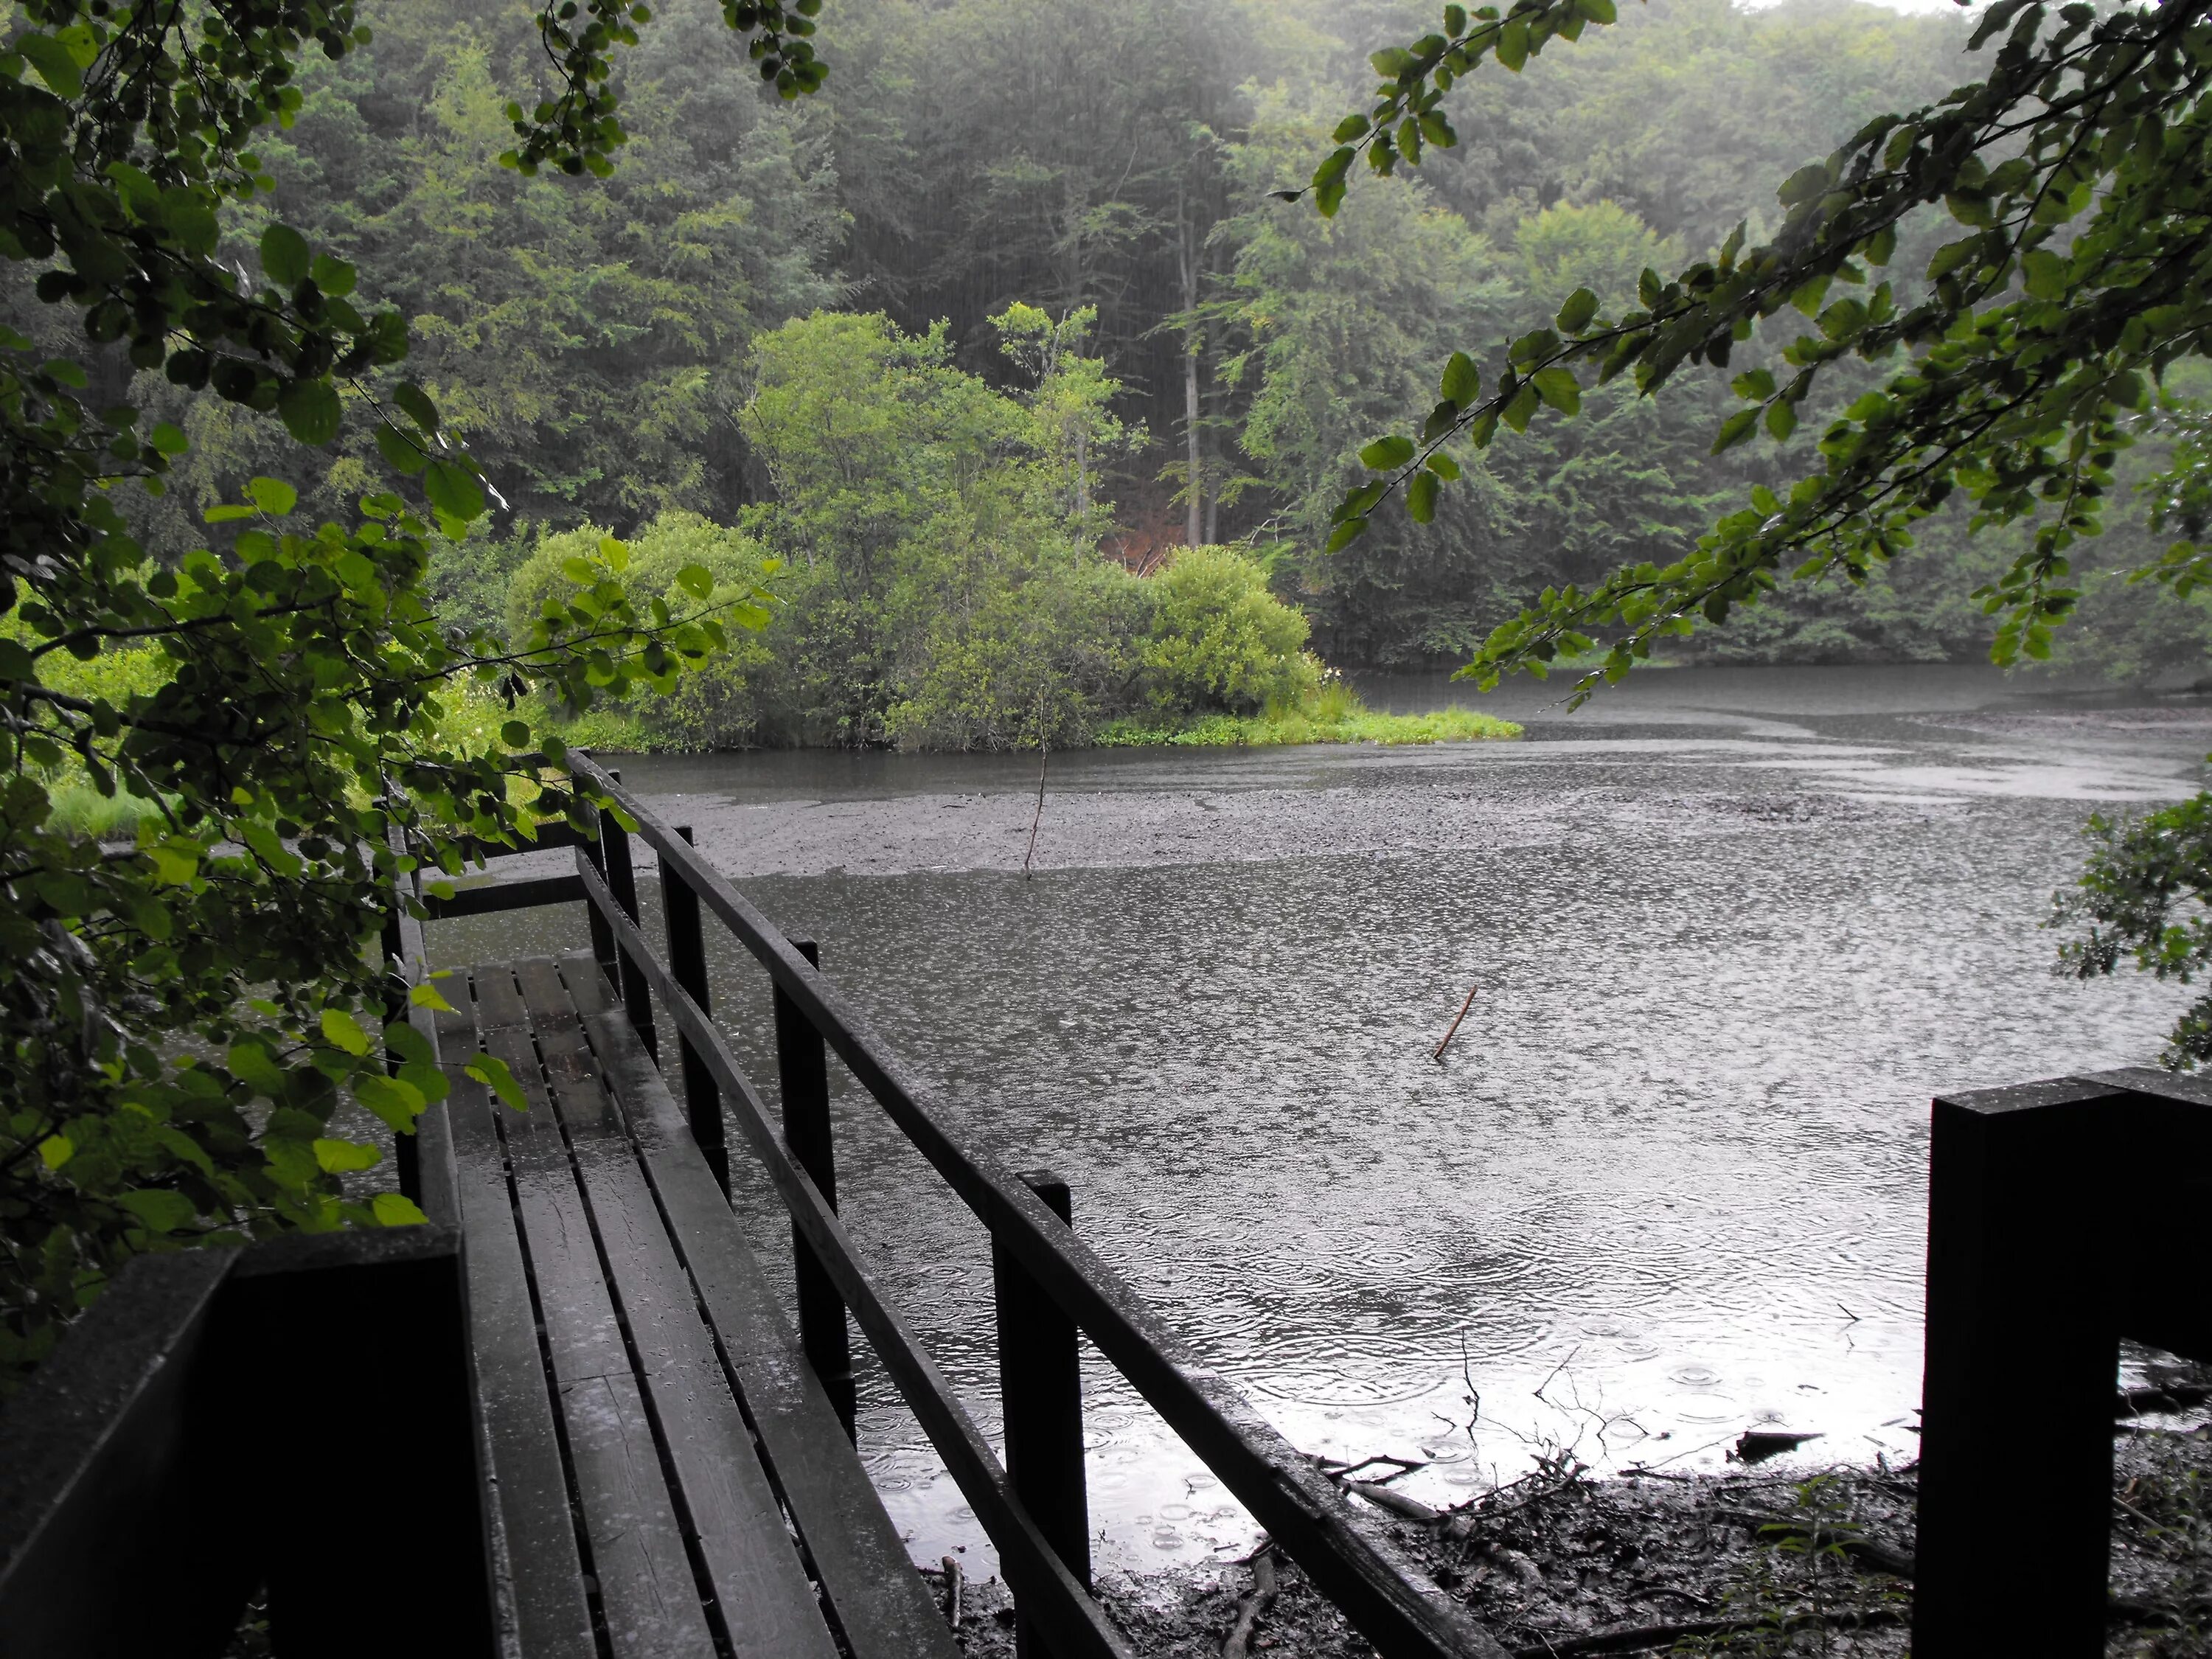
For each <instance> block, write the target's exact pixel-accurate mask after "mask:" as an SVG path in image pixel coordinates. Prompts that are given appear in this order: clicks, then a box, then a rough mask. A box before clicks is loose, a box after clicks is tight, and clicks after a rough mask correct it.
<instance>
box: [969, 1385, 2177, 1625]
mask: <svg viewBox="0 0 2212 1659" xmlns="http://www.w3.org/2000/svg"><path fill="white" fill-rule="evenodd" d="M2160 1403H2161V1404H2163V1403H2165V1402H2160ZM2022 1455H2033V1453H2032V1449H2025V1448H2024V1449H2023V1452H2022ZM1370 1463H1371V1464H1374V1465H1376V1466H1379V1467H1378V1468H1370V1467H1369V1466H1368V1465H1361V1466H1358V1467H1357V1470H1356V1473H1347V1470H1348V1469H1349V1468H1352V1466H1345V1465H1334V1466H1331V1467H1330V1470H1329V1472H1330V1473H1331V1474H1332V1475H1333V1476H1334V1477H1336V1478H1337V1479H1338V1480H1339V1484H1340V1485H1341V1486H1344V1487H1345V1488H1346V1490H1348V1491H1351V1492H1354V1493H1356V1494H1357V1495H1358V1497H1359V1498H1361V1499H1362V1500H1363V1501H1364V1502H1365V1503H1368V1504H1371V1505H1372V1506H1373V1509H1374V1514H1373V1522H1374V1524H1375V1526H1376V1528H1378V1529H1379V1530H1380V1531H1382V1532H1383V1533H1385V1534H1388V1535H1389V1537H1390V1538H1391V1539H1392V1540H1393V1541H1395V1543H1396V1545H1397V1546H1398V1547H1399V1549H1400V1550H1401V1552H1402V1553H1404V1554H1405V1556H1406V1557H1407V1559H1409V1560H1410V1561H1412V1562H1413V1563H1414V1564H1415V1565H1416V1566H1417V1567H1418V1568H1419V1570H1420V1571H1423V1572H1425V1574H1426V1575H1427V1576H1428V1577H1430V1578H1431V1580H1432V1581H1433V1582H1434V1583H1437V1585H1438V1586H1439V1587H1441V1588H1442V1589H1443V1590H1444V1591H1445V1592H1446V1593H1447V1594H1449V1595H1451V1596H1452V1597H1453V1598H1454V1599H1455V1600H1456V1601H1459V1602H1460V1603H1461V1604H1462V1606H1464V1607H1466V1608H1467V1610H1468V1613H1470V1614H1472V1615H1473V1616H1474V1618H1475V1619H1477V1620H1480V1622H1481V1623H1482V1624H1483V1625H1484V1626H1486V1627H1487V1628H1488V1629H1489V1630H1490V1632H1492V1634H1493V1635H1494V1636H1496V1637H1497V1638H1498V1640H1499V1641H1500V1642H1501V1643H1502V1644H1504V1647H1505V1648H1506V1650H1507V1651H1509V1652H1510V1653H1512V1654H1513V1655H1514V1656H1516V1659H1573V1656H1579V1655H1598V1654H1607V1655H1639V1654H1640V1655H1647V1656H1649V1655H1656V1654H1668V1655H1735V1656H1744V1659H1753V1656H1756V1659H1780V1656H1784V1655H1797V1654H1804V1655H1814V1654H1818V1655H1822V1656H1828V1659H1902V1656H1903V1655H1904V1654H1905V1651H1906V1646H1907V1639H1908V1636H1909V1626H1910V1624H1911V1605H1912V1604H1911V1594H1912V1584H1911V1574H1912V1556H1913V1513H1914V1504H1915V1501H1916V1498H1917V1479H1916V1470H1915V1468H1913V1467H1912V1466H1911V1465H1905V1466H1902V1467H1896V1466H1891V1465H1888V1464H1887V1463H1877V1464H1875V1466H1874V1467H1872V1468H1865V1467H1837V1468H1829V1469H1826V1470H1823V1471H1819V1472H1808V1471H1806V1470H1804V1469H1802V1468H1797V1469H1791V1470H1787V1471H1784V1470H1770V1469H1767V1468H1759V1467H1753V1466H1752V1464H1751V1463H1750V1462H1747V1464H1746V1466H1745V1467H1743V1468H1740V1469H1735V1470H1731V1471H1729V1473H1726V1474H1676V1473H1671V1472H1668V1471H1665V1470H1656V1469H1653V1470H1642V1471H1632V1472H1629V1473H1626V1474H1620V1475H1615V1476H1611V1477H1607V1478H1602V1479H1601V1478H1598V1477H1595V1476H1594V1475H1593V1474H1591V1472H1590V1471H1589V1469H1588V1468H1585V1467H1584V1466H1583V1465H1582V1464H1581V1463H1579V1462H1577V1461H1576V1460H1574V1459H1573V1458H1571V1457H1562V1458H1559V1459H1556V1460H1553V1461H1552V1462H1547V1463H1544V1464H1541V1465H1540V1466H1539V1468H1537V1469H1535V1470H1534V1471H1533V1472H1532V1473H1531V1474H1528V1475H1526V1476H1524V1477H1522V1479H1521V1480H1517V1481H1515V1482H1512V1483H1510V1484H1509V1485H1506V1486H1500V1487H1498V1489H1497V1490H1496V1491H1494V1492H1486V1493H1485V1494H1483V1495H1482V1496H1481V1497H1480V1498H1475V1499H1474V1500H1472V1501H1471V1502H1468V1503H1467V1504H1462V1505H1458V1506H1456V1507H1455V1508H1452V1509H1449V1510H1432V1509H1430V1508H1428V1506H1426V1505H1425V1504H1420V1503H1419V1502H1418V1501H1417V1500H1414V1499H1412V1498H1406V1497H1404V1495H1403V1494H1401V1493H1398V1492H1394V1491H1393V1490H1392V1487H1391V1482H1392V1481H1393V1480H1395V1479H1396V1477H1397V1474H1400V1473H1402V1472H1403V1471H1404V1468H1406V1467H1407V1466H1405V1465H1403V1464H1402V1463H1401V1461H1400V1460H1394V1459H1374V1460H1370ZM2113 1466H2114V1474H2113V1491H2112V1625H2111V1632H2112V1633H2111V1640H2110V1643H2109V1645H2108V1648H2107V1653H2108V1656H2110V1659H2201V1656H2204V1655H2207V1654H2212V1425H2203V1426H2198V1427H2196V1428H2193V1429H2186V1430H2177V1429H2172V1428H2165V1427H2150V1426H2137V1425H2122V1426H2121V1430H2120V1431H2119V1432H2118V1437H2117V1438H2116V1440H2115V1442H2114V1446H2113ZM1393 1500H1395V1501H1393ZM1992 1524H2002V1522H2000V1521H1993V1522H1992ZM2025 1524H2026V1523H2024V1522H2023V1523H2022V1525H2023V1528H2025ZM2020 1544H2021V1548H2022V1549H2031V1550H2032V1549H2033V1548H2034V1547H2035V1541H2034V1539H2033V1537H2032V1536H2030V1535H2028V1534H2027V1532H2026V1531H2025V1530H2023V1534H2022V1536H2021V1541H2020ZM1263 1580H1264V1583H1263ZM1099 1594H1100V1599H1101V1601H1103V1603H1104V1605H1105V1607H1106V1609H1107V1611H1108V1613H1109V1614H1110V1615H1111V1617H1112V1618H1113V1620H1114V1621H1115V1624H1116V1625H1117V1626H1120V1628H1121V1631H1122V1632H1123V1633H1124V1634H1125V1635H1126V1636H1127V1638H1129V1641H1130V1644H1131V1645H1132V1646H1133V1648H1134V1649H1135V1650H1136V1651H1137V1652H1138V1653H1139V1654H1140V1655H1143V1656H1146V1659H1222V1656H1224V1655H1225V1654H1233V1655H1234V1656H1236V1659H1245V1656H1248V1655H1249V1656H1255V1659H1256V1656H1261V1655H1267V1656H1271V1659H1370V1656H1371V1654H1372V1652H1373V1650H1372V1648H1370V1646H1369V1645H1368V1644H1366V1643H1365V1642H1364V1641H1363V1640H1362V1639H1361V1638H1359V1637H1358V1635H1357V1634H1356V1633H1354V1632H1352V1629H1351V1627H1350V1626H1347V1625H1346V1623H1345V1621H1344V1620H1343V1618H1342V1616H1341V1615H1340V1614H1339V1613H1337V1611H1336V1610H1335V1609H1334V1607H1331V1606H1329V1604H1328V1602H1326V1601H1323V1600H1322V1598H1321V1597H1320V1596H1319V1595H1317V1594H1316V1592H1315V1591H1314V1589H1312V1587H1311V1586H1310V1584H1309V1583H1307V1582H1306V1579H1305V1577H1304V1574H1303V1573H1301V1572H1300V1571H1298V1570H1297V1566H1296V1565H1295V1564H1294V1563H1291V1562H1290V1561H1288V1560H1287V1559H1284V1558H1283V1557H1282V1555H1281V1554H1280V1553H1279V1552H1275V1551H1272V1550H1269V1549H1267V1548H1265V1547H1263V1548H1262V1549H1261V1551H1260V1552H1258V1553H1255V1555H1253V1556H1251V1557H1248V1558H1246V1559H1243V1560H1241V1561H1237V1562H1231V1563H1227V1564H1225V1565H1222V1566H1220V1567H1218V1568H1199V1569H1186V1570H1182V1571H1176V1572H1171V1573H1166V1574H1157V1575H1147V1576H1146V1577H1143V1578H1132V1577H1118V1576H1114V1577H1106V1578H1104V1579H1103V1580H1102V1582H1101V1583H1100V1585H1099ZM969 1609H970V1612H969V1620H968V1621H967V1622H966V1623H965V1624H964V1625H963V1626H962V1628H961V1631H960V1638H961V1641H962V1645H963V1647H964V1648H965V1650H967V1652H969V1654H971V1655H974V1656H976V1659H1000V1656H1008V1659H1011V1656H1012V1653H1013V1633H1012V1622H1013V1620H1012V1603H1011V1601H1010V1600H1009V1598H1008V1597H1007V1595H1006V1587H1005V1586H1004V1585H1003V1584H1001V1583H998V1582H997V1581H995V1580H994V1581H992V1582H991V1583H988V1584H985V1585H979V1584H975V1583H970V1585H969Z"/></svg>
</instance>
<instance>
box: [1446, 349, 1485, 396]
mask: <svg viewBox="0 0 2212 1659" xmlns="http://www.w3.org/2000/svg"><path fill="white" fill-rule="evenodd" d="M1437 391H1438V392H1440V393H1441V394H1442V395H1443V396H1444V397H1447V398H1450V399H1451V400H1452V401H1453V402H1454V403H1455V404H1458V405H1459V406H1460V407H1461V408H1462V409H1465V408H1466V407H1467V406H1468V404H1471V403H1473V402H1474V400H1475V398H1477V397H1479V396H1480V395H1481V392H1482V371H1481V370H1480V369H1478V368H1476V367H1475V366H1474V358H1472V357H1470V356H1468V355H1467V353H1465V352H1464V351H1455V352H1453V353H1452V355H1451V359H1450V361H1449V362H1446V363H1445V364H1444V373H1443V380H1440V381H1439V382H1438V383H1437Z"/></svg>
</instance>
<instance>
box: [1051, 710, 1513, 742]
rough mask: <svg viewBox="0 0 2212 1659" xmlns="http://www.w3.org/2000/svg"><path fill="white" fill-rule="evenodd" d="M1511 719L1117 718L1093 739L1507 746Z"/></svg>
mask: <svg viewBox="0 0 2212 1659" xmlns="http://www.w3.org/2000/svg"><path fill="white" fill-rule="evenodd" d="M1519 736H1521V728H1520V727H1519V726H1516V725H1515V724H1514V723H1513V722H1512V721H1511V720H1499V719H1498V717H1497V716H1496V715H1494V714H1477V713H1475V712H1474V710H1473V709H1472V708H1459V707H1457V706H1454V707H1452V708H1439V709H1433V710H1431V712H1429V713H1428V714H1376V713H1375V712H1374V711H1373V710H1372V709H1369V708H1355V709H1352V710H1351V711H1348V712H1346V713H1344V714H1338V715H1335V716H1334V718H1332V717H1330V716H1328V715H1326V714H1299V713H1289V714H1258V715H1253V716H1250V717H1244V716H1240V715H1236V714H1207V715H1203V716H1201V717H1200V718H1198V719H1195V720H1182V721H1179V722H1176V723H1174V724H1171V725H1166V726H1153V725H1147V724H1146V723H1144V722H1143V721H1140V720H1116V721H1115V722H1114V723H1113V724H1112V725H1110V726H1106V727H1104V728H1103V730H1101V731H1100V732H1099V733H1098V735H1097V738H1095V739H1094V745H1093V746H1095V747H1097V748H1101V749H1135V748H1146V747H1151V746H1153V745H1156V744H1174V745H1176V746H1180V747H1188V748H1195V749H1266V748H1275V747H1289V746H1291V745H1295V744H1313V743H1372V744H1382V745H1383V746H1385V747H1396V746H1398V745H1400V744H1432V743H1510V742H1511V741H1512V740H1513V739H1514V738H1518V737H1519Z"/></svg>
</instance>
